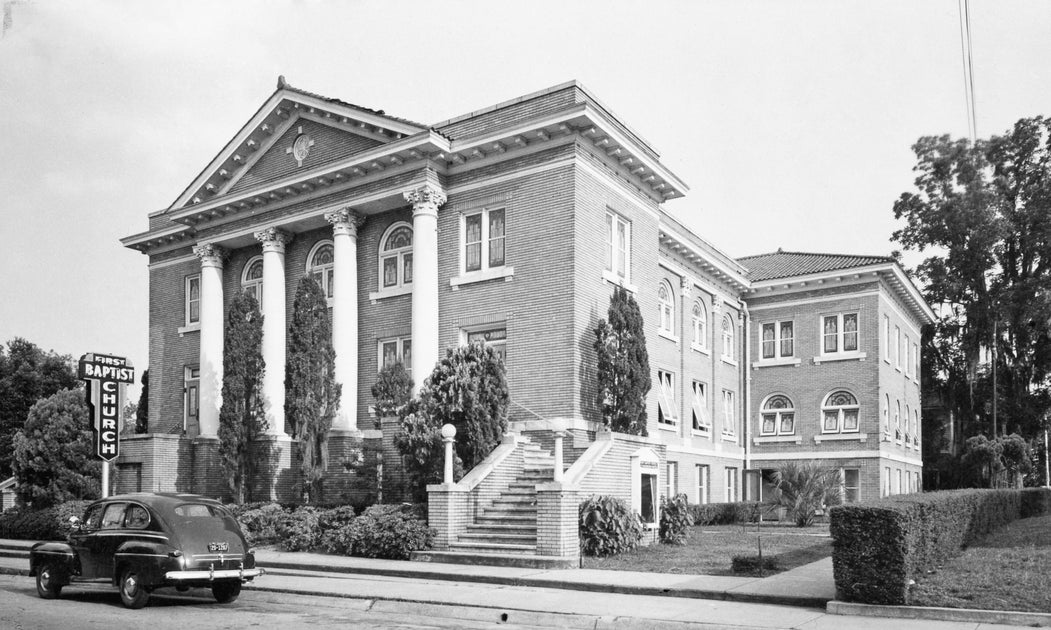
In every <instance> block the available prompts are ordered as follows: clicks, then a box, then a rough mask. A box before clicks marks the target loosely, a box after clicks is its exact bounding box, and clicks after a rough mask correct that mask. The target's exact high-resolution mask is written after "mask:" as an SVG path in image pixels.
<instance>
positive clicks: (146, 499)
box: [96, 492, 222, 512]
mask: <svg viewBox="0 0 1051 630" xmlns="http://www.w3.org/2000/svg"><path fill="white" fill-rule="evenodd" d="M107 501H109V502H112V501H137V502H139V503H143V504H146V505H149V506H151V507H154V508H156V509H159V510H163V511H166V512H167V511H170V510H172V509H174V508H175V507H176V506H178V505H183V504H185V503H206V504H208V505H215V506H222V503H220V502H219V501H216V500H215V499H212V498H210V497H206V496H202V495H199V494H187V493H182V492H134V493H130V494H116V495H113V496H111V497H106V498H105V499H99V500H98V501H96V503H102V502H107Z"/></svg>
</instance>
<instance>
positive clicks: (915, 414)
mask: <svg viewBox="0 0 1051 630" xmlns="http://www.w3.org/2000/svg"><path fill="white" fill-rule="evenodd" d="M912 443H913V444H915V445H916V446H919V445H920V410H919V409H913V410H912Z"/></svg>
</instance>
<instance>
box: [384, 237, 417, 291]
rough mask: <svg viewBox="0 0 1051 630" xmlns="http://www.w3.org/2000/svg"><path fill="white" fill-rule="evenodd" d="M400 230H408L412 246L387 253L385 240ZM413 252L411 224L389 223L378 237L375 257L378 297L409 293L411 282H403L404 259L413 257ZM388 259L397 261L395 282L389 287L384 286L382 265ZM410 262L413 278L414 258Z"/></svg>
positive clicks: (414, 243) (413, 239)
mask: <svg viewBox="0 0 1051 630" xmlns="http://www.w3.org/2000/svg"><path fill="white" fill-rule="evenodd" d="M400 228H408V229H409V233H410V234H411V235H412V245H409V246H406V247H399V248H397V249H394V250H389V251H388V250H386V249H385V247H386V245H387V240H388V239H389V238H390V237H391V235H392V234H393V233H394V232H395V230H398V229H400ZM415 250H416V233H415V232H414V231H413V229H412V224H411V223H409V222H408V221H397V222H395V223H391V224H390V225H389V226H387V229H386V230H384V231H383V236H381V237H380V244H379V251H378V252H377V255H376V256H377V262H378V263H379V265H378V274H377V278H376V281H377V284H376V287H377V289H378V290H377V293H378V294H380V295H379V297H383V296H384V295H383V294H390V295H401V294H404V293H409V292H410V291H411V290H412V281H411V280H410V281H408V282H406V281H405V259H406V257H407V256H413V252H414V251H415ZM388 258H394V259H395V260H396V261H397V262H396V263H395V264H396V265H397V270H396V272H397V281H396V282H395V283H394V284H392V285H390V286H384V283H383V282H384V278H383V263H384V261H385V260H387V259H388ZM412 262H413V270H414V273H413V277H415V268H416V267H415V265H416V259H415V257H414V256H413V261H412Z"/></svg>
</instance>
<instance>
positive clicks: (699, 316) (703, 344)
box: [691, 300, 708, 349]
mask: <svg viewBox="0 0 1051 630" xmlns="http://www.w3.org/2000/svg"><path fill="white" fill-rule="evenodd" d="M691 317H692V318H693V345H694V346H696V347H698V348H702V349H707V348H708V312H707V311H706V310H704V304H701V301H700V300H697V301H696V302H694V303H693V310H692V312H691Z"/></svg>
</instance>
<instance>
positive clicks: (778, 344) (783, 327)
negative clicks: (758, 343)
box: [761, 322, 795, 359]
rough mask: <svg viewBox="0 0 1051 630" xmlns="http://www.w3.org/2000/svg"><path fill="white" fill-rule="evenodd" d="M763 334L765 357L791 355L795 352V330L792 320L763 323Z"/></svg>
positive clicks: (773, 357) (772, 357) (774, 357)
mask: <svg viewBox="0 0 1051 630" xmlns="http://www.w3.org/2000/svg"><path fill="white" fill-rule="evenodd" d="M761 334H762V336H763V338H762V347H763V358H764V359H777V358H784V357H790V356H792V354H793V353H794V350H795V348H794V345H795V331H794V324H793V323H792V322H767V323H765V324H763V328H762V332H761Z"/></svg>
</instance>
